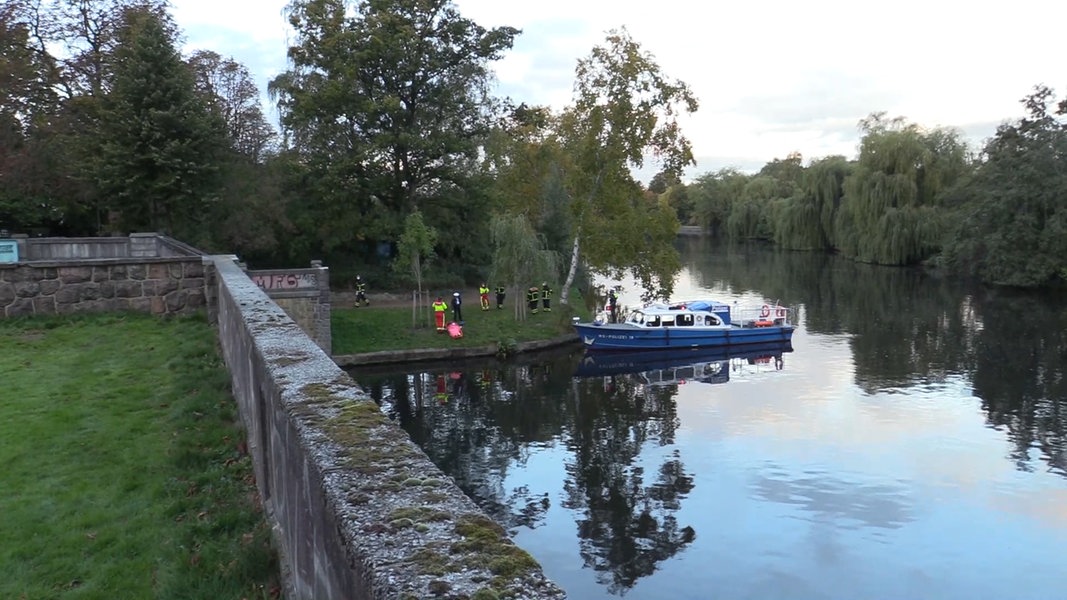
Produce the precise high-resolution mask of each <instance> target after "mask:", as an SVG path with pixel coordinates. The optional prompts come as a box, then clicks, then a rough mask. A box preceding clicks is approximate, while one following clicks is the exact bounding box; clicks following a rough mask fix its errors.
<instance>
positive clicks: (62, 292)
mask: <svg viewBox="0 0 1067 600" xmlns="http://www.w3.org/2000/svg"><path fill="white" fill-rule="evenodd" d="M80 298H81V289H80V288H79V287H78V286H77V285H65V286H63V287H61V288H59V289H58V290H56V293H55V299H56V304H74V303H75V302H77V301H78V300H79V299H80Z"/></svg>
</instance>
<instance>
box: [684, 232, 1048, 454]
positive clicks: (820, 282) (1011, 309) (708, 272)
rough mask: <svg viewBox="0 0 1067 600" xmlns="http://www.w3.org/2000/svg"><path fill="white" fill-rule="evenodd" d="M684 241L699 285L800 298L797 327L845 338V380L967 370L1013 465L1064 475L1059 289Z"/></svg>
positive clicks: (865, 384) (862, 382)
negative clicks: (977, 284) (850, 372)
mask: <svg viewBox="0 0 1067 600" xmlns="http://www.w3.org/2000/svg"><path fill="white" fill-rule="evenodd" d="M683 243H684V245H685V247H684V248H683V249H682V256H683V259H684V258H685V257H694V258H692V259H691V260H690V261H689V263H688V267H689V268H690V270H691V273H692V274H693V276H694V278H695V279H696V280H697V281H700V282H701V284H702V285H704V286H707V287H718V288H722V289H726V290H729V291H731V292H735V293H745V292H749V291H752V290H756V291H758V293H759V294H760V295H762V296H764V297H767V298H780V299H782V302H783V303H784V304H790V305H802V306H803V307H804V327H805V328H806V329H807V331H808V332H811V333H833V334H840V333H847V334H850V335H851V339H850V344H851V348H852V357H853V360H854V363H855V377H856V384H857V385H858V386H859V387H860V388H861V389H863V390H864V391H866V392H867V393H878V392H883V391H887V390H895V389H900V388H907V387H910V386H914V385H917V384H919V385H926V384H935V385H936V384H939V383H942V382H944V381H945V380H947V379H948V378H949V376H950V375H954V374H958V375H961V376H965V377H970V378H971V379H972V381H973V383H974V393H975V395H976V396H978V397H979V398H981V400H982V408H983V409H984V410H985V411H986V412H987V413H988V415H989V416H988V419H989V422H990V423H991V424H993V425H995V426H997V427H998V428H1003V429H1004V430H1005V431H1006V432H1007V435H1008V438H1009V440H1010V441H1011V442H1012V445H1013V447H1014V450H1013V452H1012V455H1011V458H1012V460H1013V461H1014V462H1015V464H1016V466H1017V467H1018V468H1019V469H1024V470H1031V469H1033V461H1034V460H1035V459H1037V458H1038V457H1037V456H1033V454H1039V455H1040V456H1039V458H1040V459H1041V460H1045V461H1047V462H1048V464H1049V465H1051V466H1052V467H1053V468H1054V469H1055V470H1056V472H1058V473H1061V474H1063V475H1067V443H1065V439H1067V417H1065V415H1064V413H1065V408H1067V374H1065V372H1064V371H1065V369H1067V333H1065V332H1067V314H1065V313H1064V310H1063V307H1064V306H1065V305H1067V302H1065V299H1064V298H1063V294H1054V293H1040V292H1017V293H1016V292H1011V291H1008V290H995V291H990V290H987V289H985V288H974V287H971V286H966V285H963V284H960V283H955V282H952V281H950V280H947V279H937V278H933V277H930V276H929V275H927V274H925V273H924V272H923V271H922V270H920V269H911V268H896V267H879V266H873V265H863V264H858V263H854V262H852V261H849V260H846V259H842V258H840V257H834V256H828V255H825V254H821V253H803V252H788V253H786V252H776V251H774V250H773V249H768V248H766V247H760V246H755V245H748V246H743V247H738V246H722V245H721V244H720V243H718V242H715V241H710V240H708V239H707V238H688V239H686V240H685V241H684V242H683ZM1034 448H1037V449H1038V452H1034V451H1033V449H1034Z"/></svg>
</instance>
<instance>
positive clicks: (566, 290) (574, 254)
mask: <svg viewBox="0 0 1067 600" xmlns="http://www.w3.org/2000/svg"><path fill="white" fill-rule="evenodd" d="M580 239H581V238H579V237H578V235H577V234H575V236H574V248H573V249H572V250H571V268H570V270H569V271H567V280H566V281H564V282H563V289H562V290H560V291H559V303H560V304H561V305H562V304H569V302H568V299H567V296H568V295H570V291H571V286H572V285H574V276H575V274H576V273H577V272H578V242H579V240H580Z"/></svg>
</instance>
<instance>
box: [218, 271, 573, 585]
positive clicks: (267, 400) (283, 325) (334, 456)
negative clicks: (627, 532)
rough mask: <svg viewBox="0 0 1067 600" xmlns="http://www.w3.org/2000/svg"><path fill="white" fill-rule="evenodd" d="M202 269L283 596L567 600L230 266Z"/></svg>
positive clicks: (271, 304) (396, 428)
mask: <svg viewBox="0 0 1067 600" xmlns="http://www.w3.org/2000/svg"><path fill="white" fill-rule="evenodd" d="M213 264H214V271H215V273H216V275H217V277H216V281H217V284H216V285H217V290H216V295H217V297H218V328H219V340H220V342H221V345H222V352H223V356H224V357H225V360H226V363H227V365H228V367H229V370H230V374H231V378H232V380H233V394H234V397H235V398H236V399H237V402H238V404H239V407H240V413H241V416H242V419H243V420H244V424H245V426H246V427H247V430H248V447H249V451H250V452H251V453H252V456H253V464H254V465H255V470H256V481H257V485H258V486H259V492H260V494H261V496H262V498H263V501H264V505H265V507H266V508H267V512H268V515H269V516H270V519H271V521H272V523H273V525H274V527H275V533H276V538H277V539H278V540H279V546H280V551H281V555H282V562H283V564H284V565H285V569H286V570H287V576H286V581H287V582H288V583H287V586H288V587H289V590H288V595H289V596H290V597H292V598H298V599H312V598H313V599H316V600H320V599H321V600H329V599H335V598H336V599H342V598H343V599H364V598H367V599H382V600H384V599H387V598H388V599H396V598H402V599H403V598H408V599H410V598H453V599H460V598H498V597H509V598H527V599H531V600H537V599H550V598H551V599H558V598H564V597H565V595H564V593H563V592H562V591H561V590H560V589H559V588H558V587H557V586H556V585H555V584H554V583H552V582H551V581H549V580H547V579H546V578H545V576H544V574H543V573H542V571H541V568H540V566H539V565H538V564H537V563H536V562H534V561H533V559H532V558H531V557H530V556H529V555H528V554H527V553H526V552H524V551H522V550H521V549H519V548H518V547H516V546H515V545H514V544H513V543H512V542H511V541H510V540H509V539H508V537H507V535H506V534H505V532H504V531H503V530H502V529H501V528H500V527H499V526H498V525H496V524H495V523H494V522H493V521H492V520H491V519H489V518H488V517H487V516H486V515H485V514H484V513H483V512H482V511H481V510H480V509H478V507H477V506H476V505H475V504H474V502H473V501H472V500H470V499H469V498H468V497H467V496H466V495H465V494H463V492H462V491H461V490H460V489H459V488H458V487H457V486H456V485H455V483H454V482H453V481H452V480H451V479H450V478H448V477H447V476H445V475H444V474H443V473H441V471H440V470H438V469H437V467H436V466H434V465H433V463H432V462H430V460H429V459H428V458H427V457H426V455H425V454H424V453H423V452H422V451H421V450H420V449H419V448H418V447H417V446H415V445H414V444H413V443H412V442H411V440H410V439H409V438H408V436H407V434H406V433H405V432H404V431H403V430H402V429H400V428H399V427H397V426H396V425H395V424H394V423H392V422H390V421H389V420H388V419H387V418H386V417H385V416H384V415H382V414H381V412H380V410H379V409H378V406H377V405H376V404H375V403H374V402H373V401H372V400H370V399H369V398H368V397H367V395H366V394H365V393H363V391H362V390H361V389H360V388H359V387H358V386H356V385H355V383H354V382H353V381H352V379H351V378H350V377H349V376H348V375H347V374H346V373H345V372H344V371H342V370H341V369H340V368H339V367H338V366H337V365H336V364H335V363H334V362H333V361H332V360H331V359H330V357H329V356H328V355H327V354H326V353H325V352H323V350H322V349H321V348H320V347H319V346H318V345H316V344H315V343H314V342H313V341H312V340H311V339H310V338H309V337H308V336H306V335H304V333H303V332H302V331H301V329H300V327H299V326H298V325H297V323H296V322H295V321H294V320H293V319H292V318H291V317H289V315H287V314H286V312H285V311H284V310H282V309H281V308H280V307H279V306H278V305H277V304H275V303H274V302H272V301H271V299H270V298H269V297H268V296H267V295H266V293H265V292H264V291H263V290H262V289H260V288H259V287H258V286H257V285H256V284H255V283H253V282H252V280H251V279H250V278H249V277H248V276H247V275H246V274H245V273H244V272H243V271H242V270H241V268H240V267H239V266H238V265H236V264H235V263H234V262H233V261H232V260H231V259H229V258H223V257H219V258H215V259H214V260H213Z"/></svg>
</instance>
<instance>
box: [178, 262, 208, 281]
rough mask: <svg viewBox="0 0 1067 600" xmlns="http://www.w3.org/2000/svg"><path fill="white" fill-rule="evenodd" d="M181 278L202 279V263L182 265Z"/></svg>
mask: <svg viewBox="0 0 1067 600" xmlns="http://www.w3.org/2000/svg"><path fill="white" fill-rule="evenodd" d="M182 276H183V277H203V276H204V265H203V263H192V262H187V263H182Z"/></svg>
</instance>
